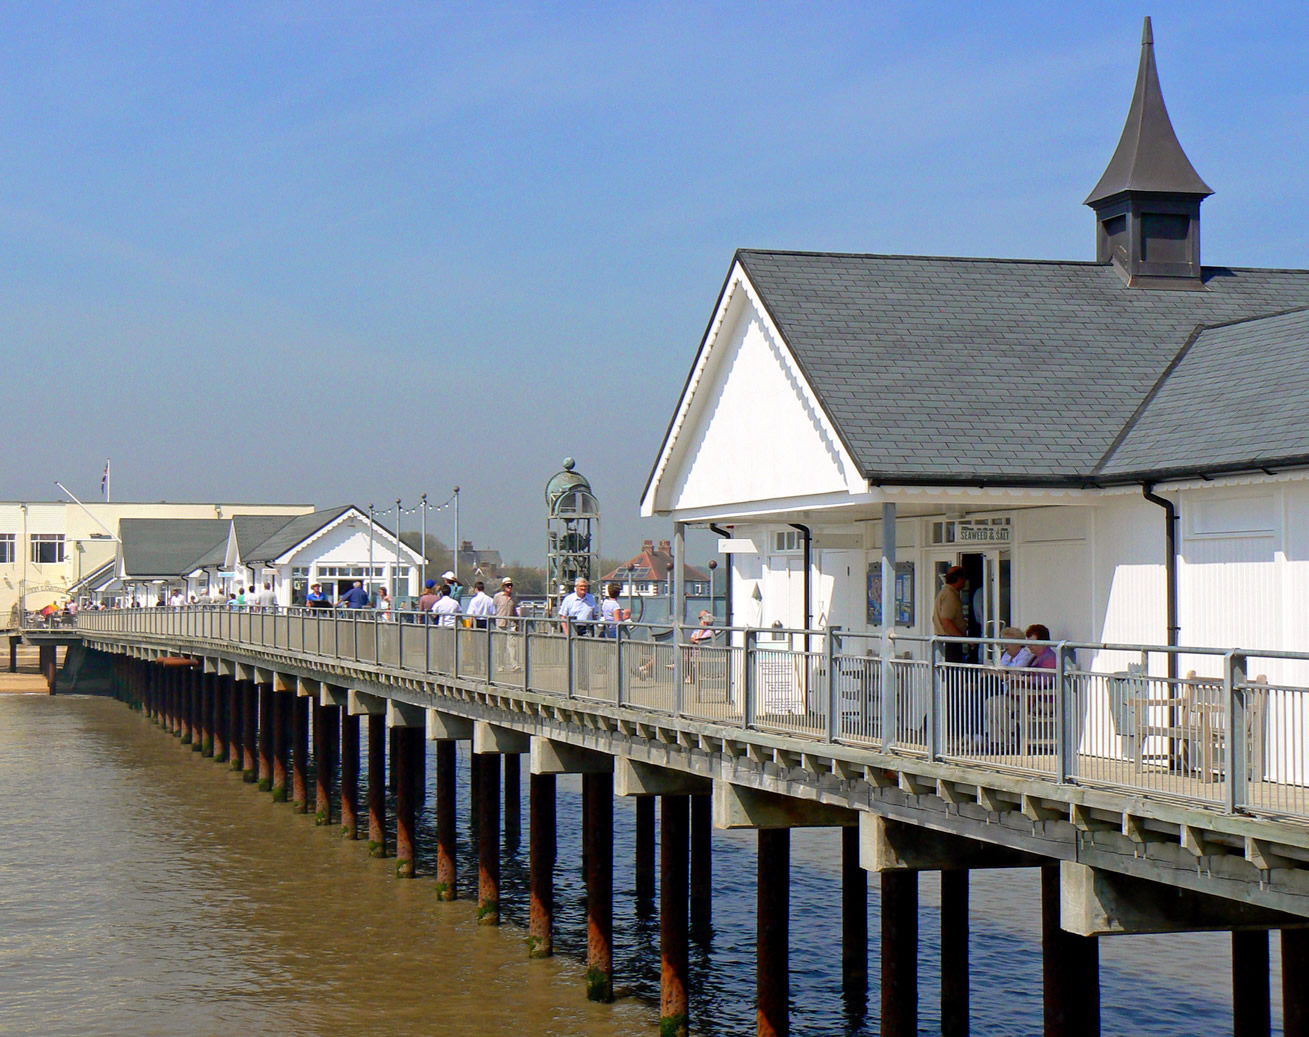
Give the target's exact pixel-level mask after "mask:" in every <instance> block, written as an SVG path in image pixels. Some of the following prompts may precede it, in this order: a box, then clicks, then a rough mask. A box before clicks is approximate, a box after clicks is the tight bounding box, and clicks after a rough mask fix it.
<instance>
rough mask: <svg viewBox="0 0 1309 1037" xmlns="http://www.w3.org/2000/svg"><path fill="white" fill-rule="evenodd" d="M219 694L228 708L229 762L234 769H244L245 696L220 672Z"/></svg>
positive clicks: (230, 679)
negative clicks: (242, 750) (242, 742)
mask: <svg viewBox="0 0 1309 1037" xmlns="http://www.w3.org/2000/svg"><path fill="white" fill-rule="evenodd" d="M215 680H217V681H218V694H219V695H220V696H221V697H222V699H223V702H225V703H226V707H225V708H226V710H227V762H228V766H229V767H230V768H231V769H232V770H234V771H239V770H243V769H244V766H243V763H242V753H241V736H242V734H243V732H244V719H245V717H244V714H245V696H244V695H243V694H242V693H241V689H240V688H238V687H237V686H236V682H235V681H233V680H232V678H231V677H229V676H226V675H224V674H219V675H218V676H217V677H216V678H215Z"/></svg>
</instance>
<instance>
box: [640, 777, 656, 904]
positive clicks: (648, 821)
mask: <svg viewBox="0 0 1309 1037" xmlns="http://www.w3.org/2000/svg"><path fill="white" fill-rule="evenodd" d="M654 895H655V797H654V796H637V797H636V908H637V910H638V911H646V910H649V908H650V905H651V904H652V903H653V902H654Z"/></svg>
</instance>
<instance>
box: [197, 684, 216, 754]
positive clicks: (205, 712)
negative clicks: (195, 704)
mask: <svg viewBox="0 0 1309 1037" xmlns="http://www.w3.org/2000/svg"><path fill="white" fill-rule="evenodd" d="M191 672H192V675H193V676H192V679H193V680H194V681H195V682H196V683H197V684H199V685H200V755H201V756H209V757H212V756H213V755H214V730H215V727H216V726H217V725H216V724H215V723H214V708H215V703H214V675H213V674H212V673H200V672H198V670H192V671H191Z"/></svg>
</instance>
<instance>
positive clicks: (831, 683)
mask: <svg viewBox="0 0 1309 1037" xmlns="http://www.w3.org/2000/svg"><path fill="white" fill-rule="evenodd" d="M823 647H824V651H825V654H826V656H827V660H826V661H827V741H828V742H829V743H832V742H835V741H836V736H837V734H838V733H839V732H840V730H841V728H840V716H841V685H840V683H839V682H838V681H837V679H836V628H835V627H832V626H829V627H828V628H827V632H826V636H825V639H824V646H823Z"/></svg>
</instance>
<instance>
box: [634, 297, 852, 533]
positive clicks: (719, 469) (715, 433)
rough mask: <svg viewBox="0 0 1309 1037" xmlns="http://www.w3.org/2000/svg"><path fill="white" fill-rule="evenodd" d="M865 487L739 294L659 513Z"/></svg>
mask: <svg viewBox="0 0 1309 1037" xmlns="http://www.w3.org/2000/svg"><path fill="white" fill-rule="evenodd" d="M864 489H865V487H864V485H863V481H862V479H861V478H860V477H859V475H858V472H857V471H856V469H855V467H854V465H853V463H852V462H851V460H850V458H849V457H848V456H847V455H846V453H845V451H844V449H843V448H842V447H841V444H840V442H839V440H838V439H837V438H836V436H835V434H834V433H833V431H832V430H831V428H830V427H829V423H828V422H827V420H826V418H825V416H824V415H823V413H822V411H821V410H820V408H819V407H818V404H817V401H816V399H815V397H814V395H813V393H812V392H811V391H810V389H809V387H808V386H807V385H806V384H805V381H804V379H803V377H802V375H801V374H800V372H799V370H798V368H797V367H796V366H795V364H794V362H793V361H792V359H791V356H790V353H789V351H788V350H787V349H786V347H785V346H784V345H783V344H782V343H781V342H780V341H779V340H778V338H777V336H776V334H775V333H774V332H773V330H772V329H771V327H769V325H768V322H767V321H766V319H765V318H764V317H763V316H762V315H761V313H760V312H759V310H758V309H757V308H756V306H755V304H754V302H753V300H752V299H750V298H748V297H747V294H746V292H745V291H744V290H743V289H738V290H737V291H736V293H735V295H734V297H733V299H732V303H731V305H730V306H729V307H728V311H727V315H726V317H725V319H724V321H723V323H722V325H721V327H720V330H719V332H718V334H717V336H716V338H715V340H714V341H713V343H712V344H711V348H710V352H709V357H708V360H707V361H706V368H705V370H704V371H703V373H702V374H701V377H700V380H699V382H698V384H697V386H696V388H695V390H694V394H693V396H692V400H691V403H690V406H689V409H688V412H687V415H686V419H685V420H684V421H683V423H682V425H681V428H680V430H679V431H678V433H677V439H676V443H675V445H674V448H673V453H672V456H671V458H670V462H669V467H668V470H667V471H665V472H664V473H663V475H662V477H661V478H660V480H659V491H658V493H657V499H656V504H657V507H658V508H659V510H661V511H662V510H665V509H672V510H688V509H697V508H714V507H720V506H731V505H734V504H749V503H752V502H756V501H765V500H778V499H787V498H792V497H805V496H810V495H814V494H828V493H847V492H852V491H855V492H862V491H863V490H864Z"/></svg>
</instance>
